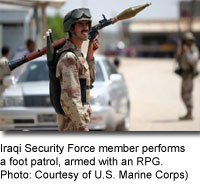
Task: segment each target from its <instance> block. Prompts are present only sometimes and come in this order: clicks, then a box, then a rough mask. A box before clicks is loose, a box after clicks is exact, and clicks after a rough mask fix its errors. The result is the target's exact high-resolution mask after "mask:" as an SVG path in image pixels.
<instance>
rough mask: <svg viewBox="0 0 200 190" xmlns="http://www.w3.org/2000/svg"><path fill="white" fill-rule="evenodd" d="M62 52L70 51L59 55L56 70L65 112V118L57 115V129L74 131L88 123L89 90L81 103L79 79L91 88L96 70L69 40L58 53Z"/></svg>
mask: <svg viewBox="0 0 200 190" xmlns="http://www.w3.org/2000/svg"><path fill="white" fill-rule="evenodd" d="M63 50H70V51H67V52H63V53H62V54H61V57H60V59H59V61H58V64H57V68H56V77H57V78H59V80H60V86H61V97H60V103H61V106H62V109H63V111H64V112H65V116H64V115H58V127H59V129H60V130H62V131H65V130H66V131H68V130H73V131H74V130H77V129H78V128H80V127H86V126H87V124H88V122H89V121H90V115H91V110H90V106H89V101H90V89H86V97H85V103H82V100H81V85H80V79H84V80H85V82H86V85H87V86H91V84H92V83H93V82H94V80H95V72H96V68H95V62H94V60H91V61H88V60H86V59H85V58H84V57H83V54H82V53H81V51H80V50H79V49H77V48H76V47H75V45H74V44H72V43H71V42H70V41H69V40H67V42H66V44H65V45H64V46H63V47H62V49H61V50H60V51H63Z"/></svg>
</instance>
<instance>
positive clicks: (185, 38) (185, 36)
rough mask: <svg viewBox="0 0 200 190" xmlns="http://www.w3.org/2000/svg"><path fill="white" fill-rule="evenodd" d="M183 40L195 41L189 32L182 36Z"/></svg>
mask: <svg viewBox="0 0 200 190" xmlns="http://www.w3.org/2000/svg"><path fill="white" fill-rule="evenodd" d="M183 39H184V40H192V41H194V40H195V38H194V35H193V34H192V33H191V32H186V33H185V34H184V36H183Z"/></svg>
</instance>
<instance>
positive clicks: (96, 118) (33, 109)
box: [0, 55, 130, 131]
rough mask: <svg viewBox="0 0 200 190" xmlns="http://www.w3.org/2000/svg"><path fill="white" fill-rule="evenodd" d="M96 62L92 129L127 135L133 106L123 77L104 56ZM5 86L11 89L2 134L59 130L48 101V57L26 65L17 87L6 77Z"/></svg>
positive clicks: (3, 107) (2, 109) (1, 115)
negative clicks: (16, 131) (6, 132)
mask: <svg viewBox="0 0 200 190" xmlns="http://www.w3.org/2000/svg"><path fill="white" fill-rule="evenodd" d="M95 60H96V71H97V73H96V81H95V83H94V88H93V89H92V90H91V99H90V101H91V102H90V103H91V108H92V117H91V122H90V123H89V129H90V130H109V131H115V130H120V131H128V130H129V127H130V121H129V111H130V102H129V96H128V90H127V86H126V84H125V81H124V79H123V76H122V75H121V74H119V73H118V72H117V70H116V68H115V66H114V65H113V64H112V63H110V62H109V61H108V60H107V59H106V57H105V56H100V55H98V56H96V57H95ZM4 84H5V85H7V86H9V85H10V86H9V87H8V88H7V89H6V90H5V91H4V93H3V95H2V97H1V98H0V130H58V127H57V116H56V113H55V111H54V108H53V107H52V105H51V102H50V98H49V77H48V67H47V64H46V57H40V58H38V59H35V60H33V61H31V62H29V63H27V64H26V67H25V69H24V71H23V72H22V74H21V75H20V77H19V78H18V80H17V82H16V83H15V84H13V80H12V77H6V78H5V79H4ZM11 84H13V85H11Z"/></svg>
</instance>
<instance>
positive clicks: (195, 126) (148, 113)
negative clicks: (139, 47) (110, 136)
mask: <svg viewBox="0 0 200 190" xmlns="http://www.w3.org/2000/svg"><path fill="white" fill-rule="evenodd" d="M121 62H122V65H121V68H120V72H122V73H123V74H124V77H125V79H126V81H127V84H128V87H129V94H130V97H131V130H133V131H200V76H198V77H197V78H196V79H195V86H194V92H193V97H194V120H193V121H179V120H178V118H179V117H180V116H182V115H184V114H185V112H186V110H185V107H184V105H183V103H182V100H181V98H180V85H181V80H180V78H179V77H178V76H177V75H175V74H174V73H173V69H174V67H175V63H174V60H172V59H128V58H123V59H121ZM199 66H200V64H199Z"/></svg>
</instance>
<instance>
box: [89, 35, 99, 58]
mask: <svg viewBox="0 0 200 190" xmlns="http://www.w3.org/2000/svg"><path fill="white" fill-rule="evenodd" d="M98 37H99V34H97V36H96V38H95V39H94V40H92V41H90V42H89V46H88V53H87V58H88V59H89V60H92V59H93V58H94V52H95V51H96V50H97V49H98V48H99V41H98Z"/></svg>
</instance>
